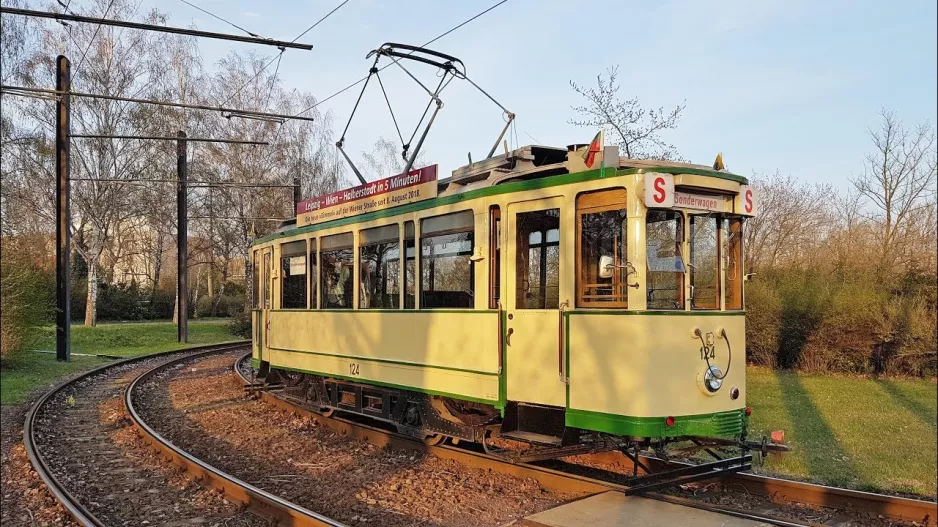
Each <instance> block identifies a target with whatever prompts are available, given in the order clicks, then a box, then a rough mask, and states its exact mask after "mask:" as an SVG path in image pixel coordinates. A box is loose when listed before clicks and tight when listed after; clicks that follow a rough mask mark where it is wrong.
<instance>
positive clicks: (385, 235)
mask: <svg viewBox="0 0 938 527" xmlns="http://www.w3.org/2000/svg"><path fill="white" fill-rule="evenodd" d="M359 245H360V246H361V248H360V249H359V257H358V261H359V271H358V276H359V279H360V280H361V284H360V285H361V288H362V292H361V294H360V295H359V296H360V299H359V305H358V307H359V308H361V309H380V308H384V309H397V308H398V307H399V306H400V298H401V296H400V291H401V288H400V276H401V273H400V270H401V267H400V266H401V252H400V238H399V229H398V227H397V225H387V226H384V227H375V228H374V229H366V230H363V231H361V234H360V243H359Z"/></svg>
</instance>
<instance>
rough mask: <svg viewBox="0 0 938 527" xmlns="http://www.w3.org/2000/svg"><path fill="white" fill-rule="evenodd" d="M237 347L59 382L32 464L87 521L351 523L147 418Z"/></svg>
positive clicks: (908, 514)
mask: <svg viewBox="0 0 938 527" xmlns="http://www.w3.org/2000/svg"><path fill="white" fill-rule="evenodd" d="M239 347H240V348H243V347H245V344H242V343H239V344H233V345H224V346H208V347H203V348H192V349H189V350H180V351H176V352H169V353H165V354H160V355H154V356H148V357H141V358H136V359H129V360H125V361H121V362H118V363H114V364H110V365H106V366H103V367H101V368H98V369H96V370H92V371H90V372H88V373H86V374H84V375H82V376H80V377H78V378H76V379H73V380H70V381H67V382H64V383H62V384H60V385H59V386H57V387H55V388H54V389H53V390H51V391H50V392H48V393H47V394H46V395H44V396H43V397H42V398H41V399H40V400H39V401H37V402H36V404H35V405H34V406H33V407H32V409H31V410H30V412H29V413H28V414H27V419H26V423H25V430H24V431H25V435H24V438H25V442H26V449H27V453H28V455H29V458H30V462H31V463H32V464H33V467H34V468H35V469H36V471H37V473H38V474H39V475H40V477H41V478H42V479H43V481H44V482H45V483H46V485H47V486H48V487H49V488H50V489H51V491H52V493H53V494H54V495H55V496H56V498H57V499H58V500H59V501H60V502H61V503H62V504H63V505H64V506H65V508H66V509H67V510H68V512H69V513H70V514H71V515H72V516H73V517H74V518H75V519H76V520H77V521H78V522H79V523H80V524H82V525H93V526H105V525H119V524H123V525H129V524H143V521H144V520H145V521H147V522H148V524H150V525H155V524H159V523H160V520H161V519H162V520H164V521H169V520H171V521H172V524H173V525H176V524H178V523H179V522H180V521H182V522H184V523H189V522H192V523H198V522H204V521H223V522H224V524H225V525H230V526H236V525H246V526H248V525H266V524H268V522H271V521H274V522H276V523H277V524H279V525H303V526H305V525H315V526H322V525H328V526H336V525H342V524H341V523H339V522H336V521H334V520H331V519H329V518H326V517H324V516H322V515H319V514H317V513H315V512H313V511H310V510H308V509H305V508H303V507H300V506H298V505H296V504H294V503H291V502H289V501H287V500H285V499H282V498H280V497H278V496H275V495H273V494H271V493H269V492H266V491H264V490H262V489H260V488H258V487H256V486H253V485H251V484H248V483H246V482H244V481H242V480H240V479H238V478H237V477H235V476H234V475H231V474H227V473H225V472H223V471H221V470H218V469H216V468H214V467H212V466H210V465H209V464H207V463H205V462H204V461H202V460H200V459H198V458H196V457H194V456H192V455H190V454H189V453H187V452H185V451H183V450H181V449H180V448H178V447H177V446H176V445H174V444H173V443H171V442H170V441H168V440H167V439H166V438H164V437H163V436H162V435H160V433H159V432H158V431H157V430H155V429H154V428H153V426H151V425H150V424H148V423H147V422H146V421H145V420H144V419H143V418H142V417H141V415H140V412H139V411H138V409H137V406H136V403H135V397H136V396H138V395H139V392H140V391H141V389H142V387H143V386H144V385H145V384H146V383H147V381H148V380H151V379H152V378H153V377H154V376H156V375H158V374H160V373H161V372H164V371H166V370H167V369H169V368H172V367H174V366H177V365H178V364H179V363H181V362H186V361H191V360H192V359H197V358H200V357H207V356H210V355H214V354H219V353H225V352H227V353H233V352H234V351H235V350H237V349H239ZM249 356H250V355H244V356H243V357H241V358H239V359H238V360H236V361H235V364H234V369H235V371H236V373H237V375H233V376H232V378H233V379H235V382H237V383H238V384H239V385H243V384H244V383H245V382H248V379H247V377H246V375H247V373H246V372H247V371H249V369H250V366H249V365H246V364H245V360H246V359H247V358H248V357H249ZM261 397H263V399H264V400H265V401H266V402H268V403H270V404H272V405H274V406H278V407H280V408H283V409H285V410H287V411H289V412H292V413H296V414H300V415H305V416H308V417H309V418H311V419H313V420H314V421H315V422H316V423H318V424H320V425H322V426H325V427H327V428H329V429H331V430H333V431H335V432H337V433H339V434H341V435H344V436H348V437H352V438H358V439H361V440H364V441H367V442H369V443H372V444H374V445H376V446H379V447H383V446H391V447H396V448H405V449H412V450H424V451H426V452H429V453H432V454H434V455H435V456H437V457H439V458H442V459H447V460H454V461H457V462H459V463H461V464H463V465H466V466H469V467H475V468H482V469H486V470H491V471H494V472H497V473H502V474H509V475H512V476H517V477H522V478H532V479H534V480H536V481H537V482H538V483H539V484H540V485H541V486H542V487H543V488H546V489H550V490H553V491H559V492H580V493H590V494H592V493H598V492H604V491H608V490H619V491H626V490H628V487H627V485H623V484H621V483H617V482H616V481H615V480H616V478H615V474H612V475H611V476H610V477H605V476H602V475H597V473H598V472H597V471H595V470H593V469H588V470H587V473H588V474H589V475H577V474H573V473H571V471H570V470H567V469H559V470H558V469H556V468H548V467H546V466H542V465H540V464H523V463H520V464H512V463H507V462H505V461H504V460H501V459H499V458H495V457H493V456H488V455H486V454H484V453H481V452H477V451H473V450H472V449H471V448H463V446H451V445H436V446H428V445H425V444H423V443H421V442H418V441H414V440H412V439H409V438H406V437H403V436H400V435H398V434H396V433H393V432H390V431H387V430H383V429H381V428H377V427H374V426H371V425H369V424H365V423H361V422H356V421H354V420H350V419H345V418H340V417H334V416H333V417H325V416H322V415H320V414H318V413H315V412H310V411H309V410H306V409H303V408H300V407H297V406H295V405H294V404H292V403H290V402H287V401H285V400H283V399H281V398H279V397H277V396H276V395H274V394H272V393H269V392H264V393H262V395H261ZM129 427H133V428H135V429H136V430H137V431H138V432H139V435H140V436H142V437H143V439H144V441H145V442H146V443H149V445H150V446H151V447H152V448H153V451H154V452H159V456H154V457H156V458H157V459H156V460H155V461H154V460H153V459H150V460H147V459H141V457H140V456H137V457H135V456H134V454H133V453H134V450H132V449H128V446H127V444H126V438H124V439H123V440H121V439H120V438H119V437H117V436H119V435H120V434H121V433H122V431H125V430H126V429H127V428H129ZM617 456H618V455H617V454H616V453H603V454H596V455H593V456H590V460H591V461H593V462H595V463H596V464H597V465H599V466H603V465H608V464H612V463H618V462H622V461H623V460H624V459H625V458H621V459H619V458H618V457H617ZM164 458H165V459H169V460H172V461H173V463H174V464H175V465H177V466H179V467H181V468H182V471H181V472H180V471H176V472H180V473H179V474H175V476H180V475H182V474H184V476H183V477H188V478H191V479H194V480H196V481H198V482H200V483H201V484H202V485H194V484H190V485H185V484H180V482H179V481H178V480H177V479H174V477H175V476H174V473H173V470H174V469H167V467H166V466H165V463H163V461H162V460H163V459H164ZM160 464H162V465H163V466H160ZM590 470H593V471H592V472H590ZM599 472H601V471H599ZM724 483H731V484H733V485H741V486H742V487H744V488H745V489H746V491H747V492H750V493H753V494H759V495H763V496H766V497H767V499H769V500H772V501H781V502H786V501H795V502H799V503H806V504H810V505H817V506H823V507H830V508H836V509H845V510H851V511H862V512H866V513H872V514H875V515H879V516H880V518H887V519H891V520H897V521H906V522H917V523H918V524H919V525H932V526H933V525H935V507H936V506H935V503H931V502H925V501H919V500H910V499H905V498H897V497H892V496H884V495H878V494H870V493H864V492H857V491H849V490H844V489H835V488H830V487H822V486H818V485H809V484H804V483H798V482H792V481H787V480H780V479H776V478H768V477H764V476H757V475H751V474H737V475H735V476H730V477H728V478H725V479H724ZM205 487H214V488H217V489H220V490H221V491H223V492H224V495H225V496H226V498H227V501H224V500H221V498H220V497H219V496H217V495H215V494H212V493H207V494H206V492H207V491H206V490H205ZM646 496H647V497H649V498H652V499H657V500H662V501H667V502H670V503H675V504H679V505H684V506H688V507H694V508H697V509H704V510H709V511H714V512H719V513H722V514H729V515H732V516H737V517H742V518H748V519H752V520H758V521H762V522H766V523H771V524H774V525H780V526H785V527H787V526H794V525H800V526H803V525H820V524H818V523H813V522H812V521H811V520H810V519H808V520H805V519H793V518H790V517H783V516H781V515H778V514H775V513H776V512H777V511H778V509H771V510H766V509H765V508H763V509H760V510H758V511H756V510H743V509H737V508H733V507H727V506H725V505H720V504H714V503H707V502H703V501H700V500H696V499H691V498H688V497H684V496H675V495H670V494H661V493H648V494H646ZM152 498H158V500H154V499H152ZM154 501H156V502H157V503H154ZM161 513H162V514H163V517H161V516H160V514H161ZM835 523H836V522H835ZM880 523H887V522H880ZM826 525H829V524H826Z"/></svg>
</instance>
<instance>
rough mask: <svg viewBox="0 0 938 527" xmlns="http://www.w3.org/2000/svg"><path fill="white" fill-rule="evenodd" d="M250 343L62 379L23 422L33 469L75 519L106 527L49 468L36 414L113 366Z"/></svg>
mask: <svg viewBox="0 0 938 527" xmlns="http://www.w3.org/2000/svg"><path fill="white" fill-rule="evenodd" d="M248 344H250V342H248V341H240V342H236V343H229V344H214V345H211V346H200V347H195V348H183V349H179V350H173V351H166V352H163V353H155V354H152V355H142V356H140V357H131V358H129V359H124V360H120V361H117V362H112V363H110V364H105V365H102V366H99V367H97V368H94V369H93V370H89V371H87V372H85V373H82V374H81V375H78V376H76V377H72V378H70V379H66V380H65V381H62V382H60V383H59V384H57V385H55V386H54V387H53V388H52V389H51V390H49V391H47V392H46V393H45V394H43V395H42V397H40V398H39V400H37V401H36V402H35V403H34V404H33V406H32V407H31V408H30V409H29V412H27V413H26V420H25V421H24V423H23V445H24V446H25V448H26V455H27V457H28V458H29V462H30V464H31V465H32V466H33V470H35V471H36V473H37V474H38V475H39V478H40V479H42V481H43V483H45V485H46V487H48V489H49V491H50V492H52V494H53V496H55V498H56V499H57V500H58V501H59V503H61V504H62V506H63V507H65V510H66V511H67V512H68V513H69V515H71V516H72V518H74V519H75V521H77V522H78V523H79V524H81V525H85V526H89V527H104V523H102V522H101V520H99V519H98V518H96V517H95V516H94V514H92V513H91V511H89V510H88V508H87V507H86V506H85V505H84V504H82V503H81V502H79V500H78V499H77V498H76V497H75V496H74V495H73V494H72V493H71V492H69V491H68V489H67V488H66V487H65V486H64V485H63V484H62V482H60V481H59V480H58V478H56V477H55V475H54V474H53V473H52V470H51V468H50V464H49V460H48V459H47V458H46V456H45V455H43V453H42V452H41V451H40V449H39V448H38V446H37V441H36V416H37V415H38V414H39V411H40V410H41V409H42V408H43V407H44V406H45V405H46V403H47V402H49V400H50V399H52V397H54V396H55V395H56V394H58V393H59V392H61V391H62V390H64V389H66V388H68V387H70V386H72V385H74V384H75V383H77V382H79V381H82V380H84V379H87V378H89V377H92V376H94V375H98V374H100V373H102V372H104V371H106V370H109V369H111V368H117V367H120V366H124V365H127V364H132V363H135V362H142V361H145V360H150V359H154V358H161V357H166V356H170V355H174V354H181V353H188V354H194V353H198V352H199V351H200V350H204V349H207V348H212V349H217V348H219V347H221V348H223V349H224V350H231V349H236V348H238V347H242V346H245V345H248Z"/></svg>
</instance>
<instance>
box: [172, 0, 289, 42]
mask: <svg viewBox="0 0 938 527" xmlns="http://www.w3.org/2000/svg"><path fill="white" fill-rule="evenodd" d="M179 1H180V2H182V3H184V4H186V5H187V6H190V7H194V8H196V9H198V10H199V11H201V12H203V13H205V14H206V15H208V16H210V17H214V18H217V19H218V20H221V21H222V22H224V23H226V24H228V25H229V26H231V27H233V28H235V29H240V30H241V31H244V32H245V33H247V34H248V35H251V36H252V37H255V38H264V37H262V36H260V35H258V34H257V33H252V32H250V31H248V30H247V29H244V28H243V27H241V26H239V25H238V24H235V23H234V22H232V21H230V20H225V19H224V18H222V17H220V16H218V15H216V14H215V13H212V12H210V11H206V10H205V9H202V8H201V7H199V6H197V5H195V4H193V3H192V2H188V1H187V0H179ZM294 42H296V41H295V40H294Z"/></svg>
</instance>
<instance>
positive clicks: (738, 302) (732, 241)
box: [723, 218, 743, 309]
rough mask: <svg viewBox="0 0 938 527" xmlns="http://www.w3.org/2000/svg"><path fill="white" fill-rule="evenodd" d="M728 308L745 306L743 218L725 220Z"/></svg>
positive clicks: (724, 242) (724, 240)
mask: <svg viewBox="0 0 938 527" xmlns="http://www.w3.org/2000/svg"><path fill="white" fill-rule="evenodd" d="M723 254H724V256H723V258H724V260H725V261H726V271H725V273H726V278H725V281H726V291H725V293H724V294H725V295H726V309H742V308H743V220H741V219H739V218H733V219H729V220H723Z"/></svg>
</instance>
